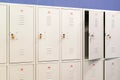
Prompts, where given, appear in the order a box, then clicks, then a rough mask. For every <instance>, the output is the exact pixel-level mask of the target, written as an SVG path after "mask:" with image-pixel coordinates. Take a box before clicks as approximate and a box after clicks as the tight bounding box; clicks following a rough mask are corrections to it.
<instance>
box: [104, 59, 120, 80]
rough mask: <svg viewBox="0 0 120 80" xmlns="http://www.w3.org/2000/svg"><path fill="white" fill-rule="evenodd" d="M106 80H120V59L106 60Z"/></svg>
mask: <svg viewBox="0 0 120 80" xmlns="http://www.w3.org/2000/svg"><path fill="white" fill-rule="evenodd" d="M105 80H120V59H109V60H105Z"/></svg>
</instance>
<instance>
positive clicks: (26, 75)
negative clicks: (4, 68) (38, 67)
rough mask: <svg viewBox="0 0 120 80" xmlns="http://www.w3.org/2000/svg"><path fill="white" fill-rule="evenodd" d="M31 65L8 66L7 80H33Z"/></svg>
mask: <svg viewBox="0 0 120 80" xmlns="http://www.w3.org/2000/svg"><path fill="white" fill-rule="evenodd" d="M33 78H34V77H33V65H10V79H9V80H34V79H33Z"/></svg>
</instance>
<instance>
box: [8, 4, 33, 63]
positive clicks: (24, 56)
mask: <svg viewBox="0 0 120 80" xmlns="http://www.w3.org/2000/svg"><path fill="white" fill-rule="evenodd" d="M33 15H34V11H33V7H32V6H25V5H10V62H32V61H33V53H34V52H33V48H34V44H33V34H34V24H33V22H34V21H33V20H34V16H33Z"/></svg>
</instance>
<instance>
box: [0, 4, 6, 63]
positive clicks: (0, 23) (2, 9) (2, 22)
mask: <svg viewBox="0 0 120 80" xmlns="http://www.w3.org/2000/svg"><path fill="white" fill-rule="evenodd" d="M6 9H7V6H6V5H0V63H6V18H7V17H6V11H7V10H6Z"/></svg>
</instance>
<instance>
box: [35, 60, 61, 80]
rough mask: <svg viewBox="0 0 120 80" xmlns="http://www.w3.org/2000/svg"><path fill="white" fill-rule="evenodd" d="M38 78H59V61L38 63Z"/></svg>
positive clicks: (39, 79)
mask: <svg viewBox="0 0 120 80" xmlns="http://www.w3.org/2000/svg"><path fill="white" fill-rule="evenodd" d="M37 80H59V63H56V62H55V63H54V62H50V63H40V64H38V67H37Z"/></svg>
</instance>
